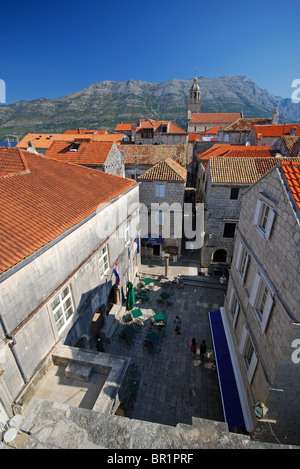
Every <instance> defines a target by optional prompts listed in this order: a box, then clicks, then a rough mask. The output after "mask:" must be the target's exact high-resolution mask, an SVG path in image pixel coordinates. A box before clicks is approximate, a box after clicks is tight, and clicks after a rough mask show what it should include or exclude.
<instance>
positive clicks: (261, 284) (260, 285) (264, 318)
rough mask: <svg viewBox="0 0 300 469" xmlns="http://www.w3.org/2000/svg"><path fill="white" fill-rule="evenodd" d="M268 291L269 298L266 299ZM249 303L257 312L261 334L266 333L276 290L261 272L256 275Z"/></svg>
mask: <svg viewBox="0 0 300 469" xmlns="http://www.w3.org/2000/svg"><path fill="white" fill-rule="evenodd" d="M266 291H267V296H266V297H265V298H264V296H265V293H266ZM263 298H264V301H263ZM249 303H250V305H251V306H252V308H253V310H254V312H255V316H256V318H257V321H258V323H259V325H260V329H261V332H262V333H264V332H265V330H266V327H267V324H268V322H269V319H270V316H271V312H272V307H273V304H274V290H273V288H272V286H271V285H270V283H269V282H268V281H267V280H266V279H265V277H263V276H262V274H261V273H260V272H256V273H255V276H254V280H253V284H252V289H251V292H250V297H249ZM262 303H263V304H264V307H263V310H261V305H262Z"/></svg>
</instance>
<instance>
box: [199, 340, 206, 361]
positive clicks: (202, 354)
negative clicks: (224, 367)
mask: <svg viewBox="0 0 300 469" xmlns="http://www.w3.org/2000/svg"><path fill="white" fill-rule="evenodd" d="M205 353H206V342H205V340H202V342H201V344H200V358H203V357H204V354H205Z"/></svg>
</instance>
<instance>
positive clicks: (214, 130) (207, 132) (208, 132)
mask: <svg viewBox="0 0 300 469" xmlns="http://www.w3.org/2000/svg"><path fill="white" fill-rule="evenodd" d="M219 130H220V126H219V125H216V126H215V127H211V128H210V129H207V130H204V132H201V135H217V134H218V132H219Z"/></svg>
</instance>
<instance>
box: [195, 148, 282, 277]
mask: <svg viewBox="0 0 300 469" xmlns="http://www.w3.org/2000/svg"><path fill="white" fill-rule="evenodd" d="M242 155H243V156H236V157H227V155H226V156H217V157H210V158H209V160H208V163H207V168H206V171H205V176H204V181H203V186H202V187H203V192H202V194H201V199H200V201H201V202H203V203H204V211H205V215H204V227H205V237H204V244H203V246H202V249H201V253H200V256H201V258H200V260H201V267H204V268H209V271H212V272H214V273H215V274H218V275H222V273H224V271H226V269H228V268H229V267H230V265H231V260H232V255H233V249H234V244H235V237H236V227H237V224H238V221H239V217H240V210H241V203H242V198H243V194H244V193H245V191H246V189H248V188H249V186H250V185H252V184H253V183H254V182H256V181H257V180H258V179H259V178H261V177H262V176H263V175H264V174H265V173H266V172H267V171H269V170H270V169H271V168H273V167H274V166H275V165H276V164H277V163H278V160H277V159H276V158H273V157H262V158H258V157H256V158H253V157H251V156H249V157H248V156H247V153H245V152H242Z"/></svg>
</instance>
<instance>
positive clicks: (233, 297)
mask: <svg viewBox="0 0 300 469" xmlns="http://www.w3.org/2000/svg"><path fill="white" fill-rule="evenodd" d="M228 308H229V312H230V315H231V316H230V317H231V321H232V326H233V327H235V326H236V323H237V320H238V316H239V313H240V309H241V305H240V303H239V300H238V297H237V294H236V291H235V289H234V288H232V290H231V293H230V298H229V304H228Z"/></svg>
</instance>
